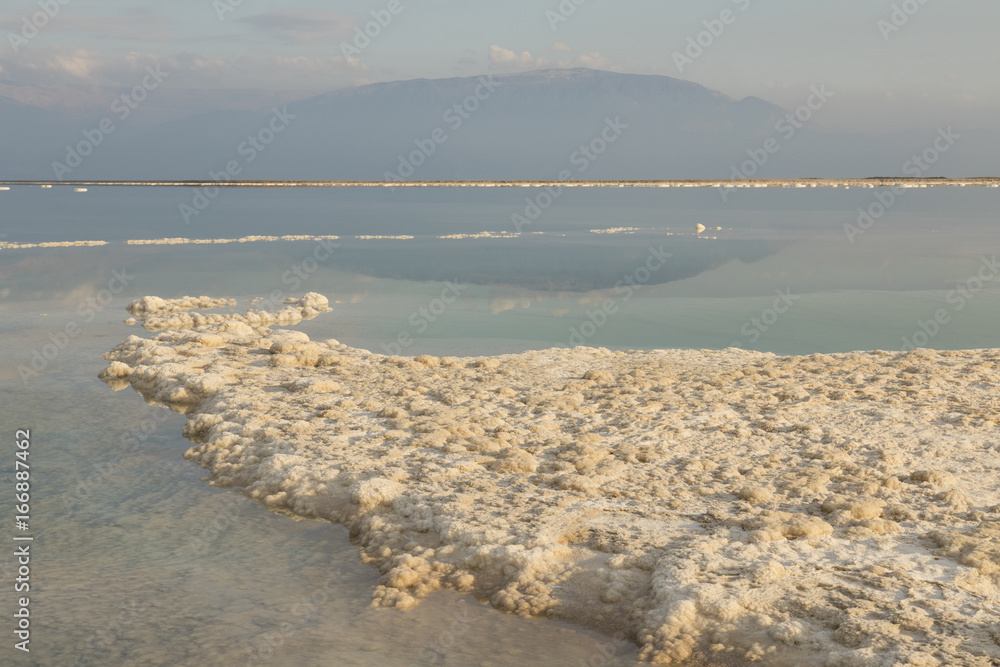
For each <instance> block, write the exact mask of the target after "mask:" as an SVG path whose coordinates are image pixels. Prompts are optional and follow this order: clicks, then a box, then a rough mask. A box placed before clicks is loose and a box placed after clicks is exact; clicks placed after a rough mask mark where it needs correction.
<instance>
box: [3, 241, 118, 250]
mask: <svg viewBox="0 0 1000 667" xmlns="http://www.w3.org/2000/svg"><path fill="white" fill-rule="evenodd" d="M102 245H108V242H107V241H44V242H42V243H8V242H7V241H0V250H26V249H28V248H83V247H93V246H102Z"/></svg>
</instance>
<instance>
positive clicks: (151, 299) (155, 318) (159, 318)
mask: <svg viewBox="0 0 1000 667" xmlns="http://www.w3.org/2000/svg"><path fill="white" fill-rule="evenodd" d="M286 301H287V304H288V305H286V306H285V307H284V308H282V309H281V310H278V311H275V312H268V311H265V310H256V309H254V310H248V311H246V313H245V314H243V315H239V314H237V313H192V312H188V311H191V310H195V309H200V310H213V309H217V308H227V307H232V306H235V305H236V300H235V299H213V298H211V297H207V296H197V297H196V296H184V297H181V298H179V299H161V298H160V297H158V296H144V297H142V298H141V299H135V300H134V301H132V302H131V303H130V304H129V305H128V306H126V308H125V309H126V310H127V311H128V312H129V313H130V314H131V315H133V316H134V318H138V319H134V318H129V320H126V322H127V323H129V324H135V323H136V322H137V321H138V322H140V323H141V324H142V326H143V328H145V329H147V330H148V331H160V330H162V329H174V330H179V329H194V328H197V327H203V326H207V325H210V324H224V323H233V322H242V323H244V324H251V325H254V326H260V327H267V326H273V325H281V326H289V325H292V324H298V323H299V322H301V321H302V320H309V319H312V318H314V317H316V316H317V315H319V314H320V313H326V312H329V311H330V303H329V301H328V300H327V298H326V297H325V296H323V295H322V294H317V293H315V292H310V293H309V294H306V295H305V296H303V297H302V298H301V299H286ZM209 336H211V334H209ZM222 343H223V341H222V339H219V344H220V345H221V344H222Z"/></svg>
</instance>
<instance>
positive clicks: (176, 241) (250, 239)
mask: <svg viewBox="0 0 1000 667" xmlns="http://www.w3.org/2000/svg"><path fill="white" fill-rule="evenodd" d="M339 238H340V237H339V236H308V235H301V234H298V235H288V236H241V237H240V238H238V239H189V238H184V237H177V238H165V239H129V240H128V241H125V244H126V245H201V244H224V243H259V242H262V241H269V242H273V241H336V240H337V239H339Z"/></svg>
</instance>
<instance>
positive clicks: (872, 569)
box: [102, 295, 1000, 666]
mask: <svg viewBox="0 0 1000 667" xmlns="http://www.w3.org/2000/svg"><path fill="white" fill-rule="evenodd" d="M147 303H148V302H147ZM299 304H300V305H299V306H298V307H300V308H302V309H305V308H313V309H320V308H325V307H326V305H325V304H326V301H325V299H323V298H322V297H320V296H319V295H309V297H308V298H307V299H303V300H301V302H299ZM227 317H228V319H227V320H226V321H219V322H217V323H212V324H208V325H206V326H199V328H197V329H196V330H194V331H191V330H189V329H185V330H169V331H165V332H163V333H160V334H158V335H157V336H156V337H155V339H153V340H148V339H143V338H139V337H136V336H133V337H130V338H129V339H128V340H126V341H125V342H123V343H122V344H120V345H119V346H118V347H117V348H115V349H114V350H113V351H112V352H110V353H108V354H107V355H106V357H107V359H108V360H109V361H110V365H109V367H108V369H107V370H106V371H105V372H104V373H103V374H102V377H103V379H105V381H107V382H108V383H109V384H111V385H112V386H113V387H122V386H127V385H128V384H131V386H132V387H133V388H135V389H136V390H137V391H138V392H140V393H141V394H142V395H143V396H144V397H145V398H146V399H147V400H148V401H150V402H152V403H155V404H160V405H164V406H166V407H169V408H171V409H173V410H177V411H179V412H183V413H186V414H187V419H188V421H187V425H186V426H185V429H184V435H185V436H186V437H187V438H189V439H190V440H191V441H192V443H194V446H193V447H192V448H191V449H190V450H188V452H187V453H186V457H187V458H188V459H190V460H192V461H195V462H197V463H198V464H200V465H201V466H203V467H204V468H206V469H207V470H209V471H210V473H211V478H212V480H213V483H214V484H217V485H220V486H225V487H236V488H239V489H240V490H241V491H242V493H244V494H246V495H247V496H249V497H251V498H254V499H256V500H258V501H260V502H261V503H263V504H265V505H266V506H268V507H270V508H272V509H275V510H279V511H286V512H291V513H294V514H296V515H298V516H301V517H308V518H316V519H326V520H329V521H333V522H336V523H341V524H344V525H345V526H347V527H348V528H349V529H350V531H351V533H352V535H353V536H354V537H355V538H356V539H357V543H358V545H359V546H360V548H361V553H362V558H363V560H364V561H365V562H368V563H370V564H371V565H372V566H374V567H376V568H378V569H379V571H380V572H381V573H382V578H381V585H380V586H379V587H378V589H377V590H376V591H375V593H374V598H375V601H376V602H377V603H379V604H382V605H386V606H396V607H400V608H404V609H405V608H409V607H412V606H413V605H414V604H416V603H417V602H418V600H419V599H420V598H421V597H423V596H425V595H426V594H427V593H429V592H431V591H434V590H436V589H439V588H451V589H454V590H458V591H474V592H477V593H479V594H481V595H484V596H487V597H488V598H489V600H490V601H491V602H492V604H493V605H494V606H495V607H497V608H498V609H501V610H504V611H510V612H515V613H519V614H526V615H542V616H551V617H557V618H563V619H567V620H570V621H574V622H577V623H580V624H584V625H587V626H590V627H594V628H598V629H601V630H603V631H606V632H608V633H615V632H623V633H625V634H626V635H627V636H629V637H630V638H632V639H633V640H634V641H636V642H637V643H638V644H639V645H640V646H641V655H642V657H643V658H644V659H647V660H650V661H654V662H657V663H661V664H667V663H671V662H678V661H684V660H686V659H688V658H690V657H692V656H695V655H697V654H703V655H707V656H708V657H709V659H712V656H713V655H714V656H716V659H717V660H718V661H720V662H723V663H727V664H733V663H735V664H742V663H746V662H764V663H766V664H825V665H838V666H839V665H896V664H913V665H932V664H947V665H988V664H997V662H998V661H1000V645H998V641H1000V631H998V630H997V627H998V621H1000V606H998V602H1000V494H998V490H997V473H996V471H997V469H998V468H1000V444H998V442H1000V441H998V437H997V434H998V422H1000V399H998V392H997V389H998V376H997V368H998V363H1000V350H981V351H961V352H934V351H929V350H916V351H914V352H910V353H887V352H872V353H852V354H840V355H812V356H807V357H777V356H774V355H771V354H763V353H756V352H747V351H742V350H726V351H683V350H661V351H654V352H628V353H625V352H611V351H608V350H605V349H589V348H577V349H572V350H568V349H552V350H546V351H536V352H527V353H524V354H518V355H506V356H503V357H497V358H479V359H452V358H437V357H430V356H427V355H425V356H423V357H419V358H417V359H413V358H403V357H386V356H383V355H379V354H372V353H370V352H367V351H364V350H358V349H353V348H350V347H347V346H345V345H341V344H340V343H338V342H337V341H333V340H328V341H325V342H316V341H311V340H309V338H308V337H307V336H305V335H304V334H302V333H300V332H294V331H286V330H269V329H267V328H264V327H263V326H262V325H261V322H264V321H267V318H260V319H259V320H255V319H254V318H247V317H246V316H237V315H232V316H227ZM182 324H184V325H185V326H186V325H187V321H184V322H182Z"/></svg>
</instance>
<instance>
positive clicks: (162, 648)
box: [0, 189, 1000, 666]
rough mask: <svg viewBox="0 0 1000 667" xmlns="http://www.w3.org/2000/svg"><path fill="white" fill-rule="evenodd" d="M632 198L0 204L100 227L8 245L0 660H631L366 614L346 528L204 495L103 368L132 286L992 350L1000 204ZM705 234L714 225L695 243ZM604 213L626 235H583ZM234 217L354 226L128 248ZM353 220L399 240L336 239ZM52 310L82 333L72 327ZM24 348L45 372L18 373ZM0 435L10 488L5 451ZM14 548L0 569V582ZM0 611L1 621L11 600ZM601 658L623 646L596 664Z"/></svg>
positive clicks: (467, 624)
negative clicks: (874, 205) (20, 526)
mask: <svg viewBox="0 0 1000 667" xmlns="http://www.w3.org/2000/svg"><path fill="white" fill-rule="evenodd" d="M632 194H633V193H628V196H626V194H624V193H621V192H584V193H581V194H575V193H570V192H567V193H566V194H565V195H563V196H562V197H561V198H560V199H559V200H558V201H557V202H556V203H555V204H553V206H552V207H551V208H550V209H548V210H547V211H545V212H544V214H543V215H541V216H540V217H539V218H538V219H537V220H536V221H534V222H533V223H532V224H531V225H530V227H526V228H525V229H524V231H525V232H530V231H541V232H545V233H543V234H534V235H530V234H525V235H524V236H522V237H521V238H518V239H481V240H469V239H465V240H442V239H438V238H436V237H437V236H440V235H444V234H459V233H476V232H481V231H483V230H490V231H494V232H503V231H511V230H512V224H511V220H510V215H511V213H520V212H523V209H524V206H525V203H524V197H525V196H526V195H533V193H530V192H518V191H513V192H504V193H493V192H491V193H467V192H462V193H458V192H456V193H448V192H444V193H433V195H430V194H426V195H425V194H416V195H415V194H412V193H409V194H405V193H392V192H388V193H380V194H375V193H371V192H346V193H340V194H336V193H330V192H303V193H289V192H280V193H276V192H261V191H241V192H227V193H225V194H224V195H223V196H221V197H220V198H219V199H218V200H216V201H215V202H213V204H212V206H211V207H210V208H209V209H208V210H206V212H205V213H204V214H203V216H202V217H201V218H200V219H198V220H197V221H196V222H195V223H193V224H191V225H185V224H184V221H183V220H182V219H181V218H180V216H179V214H178V212H177V204H178V203H179V202H183V201H184V200H185V198H188V199H189V198H190V192H189V191H185V190H170V191H162V190H160V191H154V190H150V189H145V190H137V191H136V190H133V191H121V190H100V189H97V190H94V189H92V190H91V192H89V193H86V194H85V195H74V194H72V193H68V192H66V191H62V190H59V189H54V190H53V191H50V192H44V193H43V192H42V191H39V190H30V191H18V190H12V191H10V192H7V193H0V195H3V197H4V198H3V199H0V206H2V208H0V216H2V217H0V233H6V234H7V237H6V238H4V239H0V240H6V241H8V242H20V243H37V242H44V241H66V240H79V239H100V240H107V241H114V242H115V243H113V244H112V245H109V246H105V247H98V248H51V249H28V250H0V276H2V278H0V353H2V359H3V363H2V365H0V393H2V397H3V398H2V400H3V410H2V411H0V423H2V429H3V433H6V434H7V438H8V440H7V441H8V443H11V441H12V437H13V433H14V431H15V430H16V429H19V428H30V429H32V436H33V437H32V448H31V452H32V454H31V457H32V458H31V463H32V468H31V473H32V496H33V502H32V510H31V528H32V530H31V534H33V535H34V536H35V541H34V542H33V544H32V550H33V558H32V562H31V565H32V572H31V577H32V580H31V586H32V590H31V594H32V595H31V597H32V603H31V605H32V606H31V614H32V631H33V632H32V637H31V647H32V652H31V654H30V656H27V660H24V656H22V655H20V652H15V651H14V650H13V649H12V648H11V645H12V643H13V641H12V640H10V635H11V633H10V632H9V630H10V629H11V626H8V627H7V628H6V629H4V633H5V636H7V637H8V641H7V642H5V644H4V646H3V648H2V649H0V655H2V656H3V657H2V658H0V660H2V661H3V662H4V663H7V662H8V661H10V660H12V659H13V658H14V657H17V658H18V659H19V660H20V661H21V662H20V664H37V665H67V664H94V665H98V664H111V665H119V664H121V665H125V664H130V665H131V664H154V665H188V664H191V665H194V664H274V665H330V664H338V665H341V664H343V665H401V666H407V665H434V664H437V665H580V664H619V665H630V664H634V654H635V652H634V649H632V648H631V647H630V646H624V645H619V646H615V645H613V644H611V643H610V640H609V639H608V638H606V637H602V636H600V635H598V634H594V633H589V632H585V631H582V630H579V629H576V628H572V627H568V626H565V625H563V624H559V623H554V622H548V621H540V620H529V619H521V618H516V617H511V616H506V615H502V614H500V613H497V612H495V611H493V610H492V609H490V608H489V607H488V606H486V605H483V604H481V603H480V602H478V601H477V600H475V599H474V598H471V597H468V596H459V595H456V594H452V593H440V594H436V595H434V596H432V597H430V598H429V599H427V600H426V601H425V602H423V603H422V604H421V605H420V606H419V607H418V608H417V609H416V610H414V611H411V612H405V613H404V612H397V611H394V610H379V609H372V608H370V607H369V602H370V595H371V589H372V587H373V586H374V585H375V584H376V583H377V580H378V576H377V574H378V573H377V572H375V571H374V570H372V569H370V568H368V567H367V566H364V565H361V564H360V563H359V562H358V559H357V553H356V550H355V548H354V547H353V546H352V545H351V544H350V541H349V538H348V536H347V535H346V532H345V531H344V530H343V529H342V528H340V527H338V526H331V525H328V524H321V523H317V522H308V521H299V522H297V521H294V520H292V519H290V518H288V517H285V516H280V515H274V514H271V513H269V512H268V511H266V510H264V509H263V508H261V507H259V506H257V505H256V504H254V503H252V502H250V501H247V500H245V499H243V498H241V497H240V496H238V495H236V494H234V493H232V492H227V491H223V490H219V489H215V488H212V487H209V486H208V485H207V484H205V483H204V482H202V481H200V477H201V471H200V469H198V468H196V467H195V466H193V465H191V464H188V463H186V462H185V461H184V460H183V458H182V456H181V454H182V453H183V451H184V450H185V449H186V447H187V444H188V443H187V442H186V441H185V440H184V439H183V438H181V436H180V432H181V427H182V425H183V417H181V416H179V415H175V414H172V413H168V412H166V411H163V410H161V409H157V408H152V407H149V406H147V405H145V404H144V403H143V401H142V400H141V399H140V398H138V397H137V396H136V395H135V394H134V392H132V391H131V390H125V391H122V392H119V393H114V392H112V391H110V390H109V389H108V388H107V387H106V386H105V385H103V384H102V383H101V382H100V381H98V380H97V378H96V375H97V373H98V371H99V370H100V369H101V368H102V367H103V360H102V359H101V356H100V355H101V354H102V353H104V352H106V351H107V350H109V349H111V348H112V347H114V345H116V344H117V343H118V342H119V341H121V340H122V339H123V338H125V337H126V336H128V335H130V334H137V335H149V334H147V333H146V332H142V331H141V330H136V329H134V328H130V327H128V326H126V325H124V324H123V323H122V320H123V319H124V317H126V314H125V312H124V306H125V304H126V303H127V302H128V301H129V300H130V299H132V298H135V297H137V296H142V295H145V294H156V295H159V296H164V297H171V296H181V295H184V294H199V295H200V294H207V295H212V296H233V297H238V298H240V305H241V306H244V307H245V306H248V305H249V299H250V298H251V297H259V296H266V295H269V294H271V293H272V292H274V291H275V290H279V291H281V292H282V293H289V294H292V293H294V294H301V293H302V292H305V291H317V292H320V293H323V294H325V295H327V296H328V297H329V298H330V300H331V302H335V303H334V307H335V310H334V312H332V313H329V314H327V315H324V316H321V317H319V318H317V319H316V320H314V321H312V322H308V323H303V324H302V325H300V326H299V327H297V328H299V329H302V330H304V331H307V332H308V333H309V334H310V336H313V337H314V338H336V339H338V340H340V341H342V342H344V343H347V344H349V345H353V346H358V347H364V348H367V349H371V350H375V351H378V352H386V351H391V352H396V351H398V352H400V353H402V354H421V353H425V352H427V353H436V354H450V355H456V354H460V355H464V354H469V355H473V354H474V355H480V354H491V353H499V352H516V351H521V350H525V349H531V348H545V347H551V346H554V345H563V346H565V345H575V344H587V345H591V346H606V347H614V348H622V349H629V348H636V349H638V348H658V347H683V348H724V347H728V346H731V345H737V346H742V347H746V348H750V349H758V350H765V351H773V352H776V353H781V354H808V353H812V352H837V351H848V350H854V349H875V348H882V349H900V348H902V347H904V346H905V345H907V344H908V343H911V342H913V343H916V344H918V345H922V346H926V347H936V348H942V349H960V348H979V347H997V346H1000V340H998V334H997V331H998V327H997V324H998V323H1000V289H998V286H1000V277H998V276H997V270H996V269H995V268H994V266H993V264H992V263H991V260H992V258H993V256H994V253H995V252H996V250H997V247H996V246H997V243H996V240H997V238H998V237H997V233H996V216H995V210H996V205H995V202H994V201H993V198H995V195H994V197H993V198H991V197H988V196H986V195H984V194H983V193H980V192H968V193H965V192H963V193H952V192H946V193H925V192H914V193H908V194H907V195H906V197H907V199H906V200H905V201H902V202H900V203H899V204H898V206H897V207H895V208H893V209H892V210H891V211H890V212H889V213H888V214H886V215H885V216H884V218H882V219H880V220H878V221H877V222H876V223H875V224H874V225H873V226H872V227H871V228H870V229H868V230H867V231H865V232H864V234H862V235H860V236H858V237H856V238H855V239H854V243H851V242H849V240H848V238H847V235H846V234H845V232H844V228H843V225H844V224H845V223H849V222H853V221H854V220H855V219H856V218H857V211H856V209H857V208H858V207H859V206H868V205H869V204H870V203H871V202H873V201H875V199H874V198H873V197H874V195H873V193H872V192H871V191H861V192H856V191H851V192H849V193H848V192H841V193H808V194H804V193H800V192H787V193H783V192H778V193H760V194H761V195H766V196H758V193H736V194H734V195H733V197H732V200H731V201H730V202H728V203H725V204H723V203H722V202H721V200H720V199H719V196H718V194H717V193H715V192H714V191H705V192H696V193H686V192H670V193H654V194H655V196H653V195H650V194H649V193H638V194H637V196H634V197H632V196H631V195H632ZM43 195H44V196H43ZM808 195H811V198H810V196H808ZM46 197H48V198H46ZM698 223H701V224H704V225H705V226H706V227H709V228H710V229H709V230H708V231H706V232H705V233H703V234H702V235H701V237H700V238H699V237H696V236H695V234H694V226H695V225H696V224H698ZM716 226H718V227H722V229H721V230H715V229H714V228H715V227H716ZM612 227H635V228H640V231H637V232H636V233H633V234H614V235H607V234H593V233H591V232H590V231H589V230H591V229H606V228H612ZM247 234H273V235H278V234H338V235H341V236H343V237H345V238H343V239H342V240H341V241H340V242H339V247H338V248H336V249H335V250H334V251H333V252H332V253H331V254H330V256H329V258H327V259H324V260H322V261H317V262H316V263H315V264H312V263H310V262H309V261H307V260H308V258H310V257H315V255H314V254H313V253H314V252H315V250H316V248H317V244H316V243H315V242H285V243H255V244H238V245H237V244H232V245H218V246H190V245H187V246H125V245H124V244H121V243H120V241H122V240H124V239H128V238H159V237H175V236H187V237H191V238H217V237H224V238H231V237H239V236H243V235H247ZM363 234H391V235H398V234H407V235H413V236H415V238H414V239H412V240H377V241H376V240H368V241H365V240H358V239H354V238H347V237H353V236H356V235H363ZM661 246H662V248H661ZM666 255H669V257H666ZM654 267H655V268H654ZM119 287H121V288H122V289H119ZM102 290H108V292H104V291H102ZM111 290H114V291H115V292H117V293H116V294H114V295H113V298H111V299H110V300H108V299H107V298H106V297H109V296H111V295H110V291H111ZM449 290H450V291H449ZM452 294H455V295H457V298H455V299H454V300H453V301H452V298H451V295H452ZM442 295H444V296H446V297H447V299H446V300H447V301H449V302H450V303H445V300H444V299H442ZM67 325H76V326H75V327H70V329H69V330H70V331H74V332H76V333H74V334H73V335H72V336H65V338H63V337H62V335H61V334H65V333H66V332H67ZM53 338H55V342H53V341H52V339H53ZM57 344H58V346H57ZM59 348H61V349H59ZM57 349H58V352H57V353H56V352H55V350H57ZM39 355H40V356H39ZM46 356H48V357H51V359H49V358H46ZM33 360H34V363H35V369H36V370H37V371H38V373H37V375H35V374H33V373H32V374H28V373H27V372H26V371H25V369H26V368H29V367H30V365H31V364H32V362H33ZM28 375H30V377H28ZM3 451H5V452H6V453H7V454H6V456H7V461H8V462H7V463H6V464H5V467H4V470H5V476H4V477H5V479H4V484H5V487H4V488H10V485H12V484H13V481H14V480H13V474H12V469H13V465H12V462H13V451H14V448H13V445H12V444H8V446H6V447H5V448H4V449H3ZM6 511H7V513H8V514H7V519H6V520H5V521H6V523H5V525H7V526H12V525H13V512H12V510H11V509H10V508H9V506H8V509H7V510H6ZM13 532H14V530H13V528H8V535H7V536H6V538H5V539H8V540H9V539H10V537H11V536H12V533H13ZM11 552H12V549H8V550H6V551H5V553H4V557H3V559H2V560H0V569H2V574H3V580H4V582H8V583H5V584H4V585H5V586H6V585H9V582H11V580H12V578H13V577H14V576H15V575H14V568H15V561H14V559H13V558H12V553H11ZM0 611H2V614H3V616H4V617H5V618H7V619H10V618H11V617H12V614H13V612H14V607H13V600H11V599H10V596H4V597H3V601H2V609H0ZM602 647H603V648H602ZM608 647H610V650H612V651H613V653H614V655H613V660H614V662H610V663H602V662H601V661H602V660H605V658H604V657H603V656H604V653H602V651H604V652H607V651H608V650H609V648H608ZM15 654H16V655H15Z"/></svg>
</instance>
